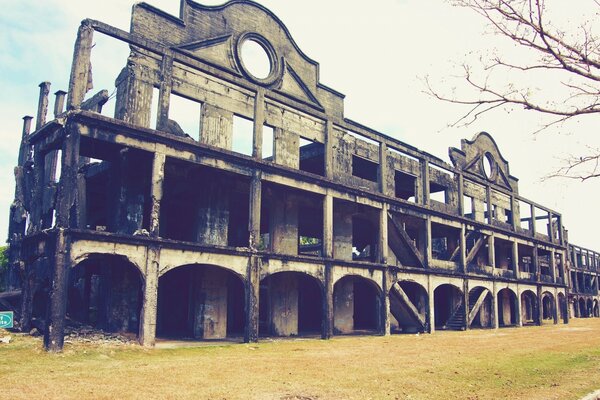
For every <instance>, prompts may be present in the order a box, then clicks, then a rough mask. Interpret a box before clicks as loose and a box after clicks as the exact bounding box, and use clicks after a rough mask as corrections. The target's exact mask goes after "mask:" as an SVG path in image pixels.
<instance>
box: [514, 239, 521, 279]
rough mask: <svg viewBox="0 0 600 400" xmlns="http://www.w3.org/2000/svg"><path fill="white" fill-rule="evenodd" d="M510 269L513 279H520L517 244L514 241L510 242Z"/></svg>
mask: <svg viewBox="0 0 600 400" xmlns="http://www.w3.org/2000/svg"><path fill="white" fill-rule="evenodd" d="M512 267H513V271H514V273H515V278H517V279H520V278H521V274H520V271H519V244H518V243H517V242H515V241H513V242H512Z"/></svg>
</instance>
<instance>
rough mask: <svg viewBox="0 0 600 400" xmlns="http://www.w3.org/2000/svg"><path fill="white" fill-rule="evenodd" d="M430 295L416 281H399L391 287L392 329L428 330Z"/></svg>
mask: <svg viewBox="0 0 600 400" xmlns="http://www.w3.org/2000/svg"><path fill="white" fill-rule="evenodd" d="M428 301H429V297H428V296H427V291H426V290H425V288H424V287H423V286H421V285H419V284H418V283H416V282H410V281H401V282H397V283H396V284H394V285H393V286H392V288H391V289H390V312H391V314H392V318H391V331H392V332H393V333H417V332H425V331H427V330H428V326H427V319H428V312H429V304H428Z"/></svg>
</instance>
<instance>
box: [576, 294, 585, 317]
mask: <svg viewBox="0 0 600 400" xmlns="http://www.w3.org/2000/svg"><path fill="white" fill-rule="evenodd" d="M577 308H578V309H579V318H585V317H587V314H586V312H585V300H584V299H583V297H580V298H579V301H578V307H577Z"/></svg>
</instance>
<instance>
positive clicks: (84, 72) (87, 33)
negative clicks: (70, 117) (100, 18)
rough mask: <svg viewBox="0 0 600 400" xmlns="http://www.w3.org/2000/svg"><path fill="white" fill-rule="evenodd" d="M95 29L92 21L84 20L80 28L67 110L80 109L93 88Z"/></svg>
mask: <svg viewBox="0 0 600 400" xmlns="http://www.w3.org/2000/svg"><path fill="white" fill-rule="evenodd" d="M93 37H94V29H93V28H92V27H91V26H90V21H88V20H84V21H83V22H82V23H81V25H80V26H79V31H78V32H77V40H76V41H75V48H74V50H73V64H72V65H71V77H70V79H69V95H68V98H67V110H74V109H77V108H79V106H80V105H81V103H82V102H83V99H84V98H85V94H86V93H87V92H88V90H90V89H91V88H92V86H93V85H92V65H91V63H90V59H91V55H92V47H93Z"/></svg>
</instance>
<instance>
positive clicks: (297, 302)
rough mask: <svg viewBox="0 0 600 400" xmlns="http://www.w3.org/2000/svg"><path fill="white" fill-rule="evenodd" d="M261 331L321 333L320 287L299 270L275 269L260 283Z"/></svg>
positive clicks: (290, 333)
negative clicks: (279, 270) (274, 271)
mask: <svg viewBox="0 0 600 400" xmlns="http://www.w3.org/2000/svg"><path fill="white" fill-rule="evenodd" d="M259 308H260V310H259V332H260V334H261V335H274V336H307V335H318V334H320V333H321V324H322V320H323V294H322V287H321V285H320V283H319V281H317V279H315V278H313V277H312V276H309V275H307V274H304V273H301V272H278V273H276V274H273V275H269V276H267V277H266V278H264V279H263V280H262V281H261V283H260V299H259Z"/></svg>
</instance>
